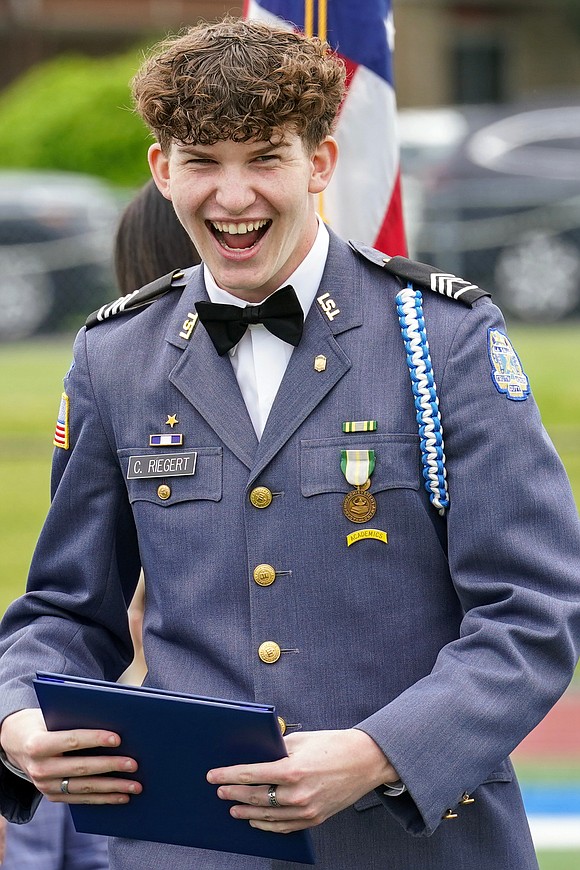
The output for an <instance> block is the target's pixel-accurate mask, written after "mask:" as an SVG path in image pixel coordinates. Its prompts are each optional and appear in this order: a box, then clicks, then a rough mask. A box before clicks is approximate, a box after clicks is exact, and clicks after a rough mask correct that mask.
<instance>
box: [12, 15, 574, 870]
mask: <svg viewBox="0 0 580 870" xmlns="http://www.w3.org/2000/svg"><path fill="white" fill-rule="evenodd" d="M344 77H345V70H344V66H343V64H342V63H341V61H340V60H339V59H338V58H337V57H336V56H334V55H332V54H331V52H330V51H329V50H328V48H327V46H325V45H324V44H323V43H321V42H320V41H319V40H316V39H309V38H307V37H305V36H303V35H301V34H299V33H296V32H293V31H287V30H284V29H276V28H273V27H269V26H267V25H265V24H258V23H255V22H254V23H249V22H242V21H233V20H231V21H225V22H219V23H217V24H215V25H200V26H199V27H196V28H192V29H191V30H189V31H187V33H185V34H184V35H182V36H181V37H179V38H176V39H171V40H168V41H167V42H166V43H165V44H164V45H163V46H162V47H161V48H160V49H159V50H158V52H157V53H156V54H155V55H151V56H150V57H149V59H148V60H147V62H146V63H145V65H144V67H143V68H142V70H141V72H140V73H139V74H138V76H137V79H136V82H135V95H136V98H137V103H138V106H139V110H140V112H141V115H142V116H143V117H144V118H145V119H146V120H147V121H148V123H149V125H150V127H151V129H152V131H153V132H154V134H155V137H156V142H155V143H154V144H153V145H152V146H151V148H150V151H149V159H150V166H151V170H152V173H153V177H154V179H155V181H156V184H157V186H158V187H159V189H160V190H161V192H162V193H163V194H164V196H166V198H168V199H171V200H172V202H173V205H174V207H175V210H176V212H177V214H178V215H179V217H180V220H181V221H182V223H183V224H184V225H185V226H186V227H188V229H189V233H190V235H191V237H192V239H193V241H194V243H195V245H196V248H197V250H198V251H199V252H200V253H201V255H202V258H203V265H202V266H200V267H193V268H192V269H190V270H187V272H186V274H185V275H181V277H179V278H178V277H176V275H175V274H174V275H173V278H174V280H172V277H171V275H170V276H169V278H167V279H165V280H163V281H161V282H160V283H159V284H158V285H157V286H156V287H151V285H149V287H148V288H144V290H143V291H137V293H136V294H135V295H134V296H132V297H131V298H130V299H127V298H126V297H123V298H122V299H121V300H116V301H115V302H113V303H111V305H110V306H105V307H104V309H102V310H99V312H95V314H94V315H92V316H91V317H89V319H88V320H87V328H86V330H81V332H80V333H79V335H78V337H77V341H76V344H75V362H74V365H73V367H72V368H71V369H70V371H69V373H68V374H67V376H66V379H65V390H66V399H67V401H68V402H69V404H70V421H69V423H67V427H68V428H67V434H68V435H70V439H69V438H68V437H67V439H66V444H65V445H64V446H63V447H62V449H59V450H57V451H56V454H55V460H54V465H53V492H54V497H53V502H52V506H51V511H50V514H49V517H48V518H47V522H46V523H45V526H44V529H43V532H42V534H41V537H40V540H39V543H38V546H37V549H36V553H35V556H34V559H33V562H32V567H31V573H30V576H29V586H28V588H29V589H30V591H31V592H32V593H33V594H32V595H28V596H25V597H23V598H21V599H19V600H18V601H17V602H15V603H14V604H13V605H12V606H11V608H9V610H8V612H7V614H6V616H5V619H4V622H3V630H2V644H3V649H4V654H3V656H2V659H1V661H0V666H1V669H2V693H1V694H0V707H1V709H0V715H1V716H2V717H4V718H3V722H2V731H1V735H0V736H1V740H2V749H3V752H4V755H3V756H2V761H3V765H0V806H1V809H2V812H4V813H7V814H10V816H11V817H18V818H19V819H20V820H21V821H26V819H27V818H29V817H30V816H31V815H32V814H33V813H34V811H35V809H36V805H37V803H38V800H39V798H40V794H46V795H48V796H50V799H51V800H54V801H57V802H58V801H63V802H70V803H80V802H81V801H82V802H83V803H85V802H88V803H91V804H95V805H98V804H110V805H115V806H117V805H122V804H125V803H127V802H129V801H132V802H135V804H136V806H138V801H139V800H140V797H139V796H140V792H141V790H142V785H141V783H140V781H139V772H138V770H137V764H136V762H135V759H132V758H130V757H127V756H126V755H124V754H123V755H118V756H117V755H115V756H114V757H111V756H109V755H107V754H106V752H105V753H103V754H97V755H91V756H89V755H86V756H83V755H79V756H76V757H75V758H71V757H68V756H67V757H64V756H63V752H64V751H65V750H66V749H67V748H68V747H69V746H70V741H74V743H75V746H76V747H77V748H79V749H82V748H86V749H92V748H95V747H107V746H119V745H120V747H121V752H122V751H123V746H122V743H121V739H122V738H121V737H120V736H119V735H115V734H112V733H111V732H108V731H106V730H103V729H95V730H92V729H75V730H73V731H66V732H50V733H48V732H47V731H46V728H45V726H44V723H43V720H42V715H41V714H40V712H39V710H38V709H37V705H36V698H35V694H34V690H33V688H32V685H31V680H32V676H33V672H34V671H35V670H36V668H37V667H38V665H39V662H40V663H41V664H42V666H43V667H44V668H46V669H47V670H56V669H58V668H59V667H60V668H63V667H65V668H66V670H67V672H69V673H72V674H78V675H80V676H91V677H96V678H103V677H104V678H105V679H111V678H114V679H116V678H117V677H118V676H119V674H120V673H121V671H122V669H123V668H124V667H125V666H126V665H127V664H128V662H129V660H130V655H131V643H130V635H129V631H128V626H127V618H126V610H127V604H128V602H129V600H130V598H131V595H132V593H133V591H134V589H135V586H136V584H137V582H138V578H139V572H140V570H141V568H143V569H144V572H145V576H146V584H147V602H146V618H145V622H144V644H145V656H146V659H147V664H148V668H149V671H148V678H147V683H148V685H151V686H156V687H158V688H161V689H168V690H172V689H173V690H179V691H182V692H183V691H185V692H191V693H195V694H198V695H199V694H203V695H209V696H213V697H216V696H221V697H228V698H238V699H242V698H244V699H248V700H250V699H251V700H260V701H267V702H274V703H275V704H276V708H277V710H278V711H279V713H280V716H281V718H282V726H283V730H284V731H285V735H284V736H285V741H286V746H287V749H288V753H289V754H288V757H285V758H283V759H280V760H279V761H276V762H273V763H270V764H256V765H252V764H248V765H238V766H235V767H232V768H226V769H223V768H222V769H214V770H211V771H208V773H207V779H208V781H209V782H210V783H211V784H212V785H213V786H215V788H216V792H217V795H218V797H219V798H220V799H221V800H223V801H225V802H227V803H226V806H228V807H229V812H230V813H231V815H232V816H233V817H234V818H236V819H237V820H238V821H239V824H240V825H245V824H248V823H249V824H251V825H252V826H253V827H255V828H258V829H260V830H263V831H269V832H273V833H275V834H277V835H278V836H282V835H284V834H285V833H288V832H290V831H295V830H302V829H306V828H312V834H313V838H314V842H315V848H316V850H317V853H318V866H319V868H320V870H354V868H357V870H358V868H364V870H384V868H385V867H389V868H390V870H411V868H412V870H415V868H419V867H421V868H429V870H450V868H458V870H459V868H461V870H499V868H502V870H503V868H507V867H510V868H511V867H514V868H516V867H517V868H518V870H535V868H537V861H536V857H535V854H534V849H533V843H532V840H531V837H530V833H529V828H528V825H527V820H526V816H525V810H524V807H523V803H522V799H521V794H520V791H519V788H518V784H517V781H516V779H515V775H514V771H513V768H512V766H511V763H510V760H509V753H510V752H511V751H512V749H513V748H514V747H515V746H516V745H517V744H518V743H519V742H520V741H521V740H522V739H523V737H524V736H525V735H526V734H527V733H528V732H529V731H530V730H531V729H532V728H533V727H534V726H535V725H536V724H537V723H538V721H539V720H540V719H541V718H542V717H543V715H544V714H545V713H546V712H547V710H548V709H549V708H550V707H551V706H552V704H554V703H555V701H556V700H557V698H558V697H559V695H560V694H561V693H562V692H563V691H564V689H565V687H566V685H567V684H568V682H569V680H570V679H571V676H572V673H573V669H574V665H575V662H576V660H577V656H578V647H579V643H580V594H579V577H580V528H579V525H578V516H577V511H576V508H575V505H574V501H573V498H572V494H571V491H570V487H569V485H568V482H567V479H566V475H565V472H564V470H563V468H562V465H561V463H560V462H559V460H558V457H557V455H556V453H555V451H554V449H553V446H552V445H551V444H550V443H549V440H548V439H547V437H546V435H545V432H544V430H543V428H542V425H541V421H540V416H539V413H538V409H537V406H536V405H535V402H534V400H533V397H532V395H531V393H530V387H529V382H528V379H527V377H526V375H525V372H524V371H523V369H522V367H521V363H520V361H519V359H518V357H517V354H516V353H515V351H514V349H513V347H512V346H511V344H510V342H509V339H508V338H507V335H506V332H505V324H504V321H503V318H502V315H501V312H500V311H499V310H498V309H497V308H496V306H494V305H493V304H492V303H491V302H490V301H489V299H488V298H487V295H488V294H486V293H485V292H484V291H482V290H480V288H478V287H475V286H474V285H472V284H470V283H469V282H468V281H465V280H462V279H460V278H457V277H456V276H453V275H449V274H447V273H442V272H441V271H439V270H436V269H433V267H428V266H423V265H421V264H417V263H412V262H410V261H408V260H406V259H405V258H394V260H393V261H391V260H390V259H389V258H388V257H385V255H384V254H382V253H380V252H378V251H374V250H372V249H369V248H367V247H365V246H364V245H361V244H357V243H354V242H353V243H351V245H348V244H347V243H346V242H344V241H343V240H341V239H340V238H339V237H338V236H337V235H336V234H335V233H333V232H332V230H330V229H328V228H327V227H326V226H325V225H324V222H323V221H322V220H321V219H319V217H318V216H317V214H316V207H317V202H318V195H319V194H320V193H322V192H323V191H324V190H326V188H327V185H328V184H329V182H330V179H331V177H332V174H333V170H334V167H335V165H336V160H337V154H338V150H337V143H336V140H335V139H334V138H333V136H332V135H331V134H332V130H333V124H334V120H335V118H336V115H337V113H338V110H339V107H340V104H341V100H342V96H343V94H344ZM409 283H411V284H412V285H413V286H411V287H410V286H408V284H409ZM419 288H420V289H421V291H422V292H420V290H419ZM208 297H209V299H210V300H211V302H210V301H209V300H208ZM224 303H225V304H224ZM256 306H257V307H256ZM232 309H235V310H234V311H232ZM280 309H282V311H281V310H280ZM193 312H197V315H198V316H199V322H197V317H196V315H195V314H194V313H193ZM304 312H305V313H306V318H305V319H304V317H303V314H304ZM202 315H203V316H202ZM264 318H265V319H264ZM264 323H266V324H267V325H268V328H267V329H266V327H265V326H264ZM224 324H225V325H226V327H227V328H225V329H223V328H221V327H223V326H224ZM230 326H231V327H232V329H231V332H230V330H229V327H230ZM234 327H235V328H234ZM240 327H242V328H241V333H240ZM426 331H428V333H429V341H427V335H426ZM224 332H225V333H230V334H226V335H225V336H224ZM232 332H233V333H234V334H233V336H232V334H231V333H232ZM280 333H282V334H280ZM232 338H233V341H232ZM254 342H255V345H258V348H259V349H258V351H257V354H258V356H257V359H258V361H257V362H255V361H254V360H255V358H254V356H253V354H254V350H255V345H254ZM260 349H261V350H262V354H261V355H260V354H259V350H260ZM240 358H242V359H240ZM433 371H435V372H436V373H437V376H438V378H439V380H438V382H437V385H436V386H437V389H436V388H435V385H434V380H433V374H432V373H433ZM410 375H411V381H412V384H411V383H410V378H409V376H410ZM260 379H261V380H260ZM439 403H441V411H440V405H439ZM68 408H69V405H67V409H68ZM441 418H443V425H444V426H445V435H446V439H445V451H444V450H443V441H442V437H441V432H442V424H441ZM67 419H68V418H67ZM174 427H176V428H174ZM153 433H163V434H161V435H160V434H153ZM170 433H174V435H175V433H179V434H178V435H177V438H176V442H175V443H177V441H178V440H179V439H184V444H185V447H182V448H181V449H183V450H185V451H189V453H190V454H195V457H196V460H197V465H196V466H195V469H194V470H195V474H193V470H192V471H191V474H190V475H182V476H175V477H172V476H170V477H167V475H166V474H165V471H166V469H161V471H160V472H159V477H158V478H157V479H156V478H155V477H153V478H145V477H143V476H141V477H140V476H139V475H138V474H137V475H136V476H134V475H131V474H130V473H129V463H130V460H131V458H132V457H133V458H135V459H138V456H139V453H138V451H143V450H145V449H148V450H149V454H148V455H149V456H154V457H159V458H160V459H162V458H165V457H167V456H168V455H169V454H170V453H171V449H172V444H173V443H174V442H171V440H170V439H171V437H172V436H171V434H170ZM161 439H163V440H161ZM158 444H161V445H168V446H167V448H166V449H164V450H160V449H159V447H158ZM180 444H181V442H180ZM140 445H141V446H140ZM152 451H153V452H152ZM189 458H192V457H191V456H190V457H189ZM192 465H193V463H190V466H189V468H190V469H191V467H192ZM166 477H167V479H165V478H166ZM159 478H163V480H160V479H159ZM447 483H448V484H449V486H447ZM371 520H372V523H373V525H372V527H369V526H368V525H367V524H368V522H370V521H371ZM351 545H352V546H351ZM266 559H267V560H268V564H266ZM63 649H66V658H64V657H63ZM284 719H285V720H286V721H285V722H284ZM171 739H172V731H171V721H168V722H167V729H166V730H164V731H163V732H162V733H160V734H159V740H160V741H168V742H169V741H171ZM116 772H123V773H129V774H130V776H129V777H121V776H116V775H115V774H116ZM102 774H105V776H103V775H102ZM178 775H179V771H178V770H177V771H176V776H178ZM191 812H192V814H195V807H194V806H193V807H192V808H191ZM110 852H111V865H112V866H113V867H115V870H145V868H147V870H157V868H159V867H161V866H165V865H166V864H169V865H170V866H171V867H172V870H190V868H193V867H199V868H204V870H225V868H228V870H234V868H236V870H272V868H273V867H276V868H280V870H281V868H282V867H288V864H285V863H284V862H271V861H270V860H268V859H256V858H247V857H246V856H242V855H231V854H224V853H221V852H209V851H204V850H198V849H193V848H186V847H179V846H168V845H163V844H159V843H152V842H146V841H141V840H125V839H119V838H114V839H113V840H112V841H111V846H110ZM288 870H289V867H288Z"/></svg>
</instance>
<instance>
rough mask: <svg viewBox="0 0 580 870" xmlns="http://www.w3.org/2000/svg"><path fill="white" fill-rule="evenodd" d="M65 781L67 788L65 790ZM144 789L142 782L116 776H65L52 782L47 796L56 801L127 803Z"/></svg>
mask: <svg viewBox="0 0 580 870" xmlns="http://www.w3.org/2000/svg"><path fill="white" fill-rule="evenodd" d="M63 783H66V789H65V790H63ZM142 791H143V786H142V785H141V783H139V782H136V781H134V780H128V779H118V778H114V777H105V776H100V777H65V778H64V779H62V780H57V781H56V782H53V783H52V787H51V792H50V793H47V797H49V798H50V800H52V801H53V802H55V803H69V804H71V803H72V804H74V803H127V801H128V800H129V798H130V796H131V795H136V794H140V793H141V792H142Z"/></svg>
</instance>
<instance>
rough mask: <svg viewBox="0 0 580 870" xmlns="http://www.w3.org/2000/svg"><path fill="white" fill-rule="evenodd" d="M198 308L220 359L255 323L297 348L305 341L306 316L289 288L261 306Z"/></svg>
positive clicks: (202, 304)
mask: <svg viewBox="0 0 580 870" xmlns="http://www.w3.org/2000/svg"><path fill="white" fill-rule="evenodd" d="M195 308H196V310H197V313H198V315H199V319H200V320H201V322H202V323H203V325H204V326H205V328H206V329H207V331H208V333H209V337H210V338H211V340H212V341H213V343H214V345H215V349H216V350H217V352H218V353H219V355H220V356H224V354H226V353H227V352H228V350H231V349H232V347H235V346H236V344H237V343H238V341H239V340H240V339H241V337H242V336H243V334H244V333H245V331H246V329H247V328H248V326H249V325H250V324H252V323H263V324H264V326H265V327H266V329H267V330H268V331H269V332H271V333H272V335H276V336H277V337H278V338H281V339H282V341H286V342H288V344H292V345H294V347H296V346H297V345H298V342H299V341H300V339H301V338H302V327H303V325H304V314H303V312H302V307H301V305H300V302H299V301H298V297H297V296H296V293H295V292H294V288H293V287H291V286H290V285H288V286H287V287H282V288H281V289H280V290H277V291H276V292H275V293H273V294H272V296H270V297H269V298H268V299H266V301H265V302H262V304H261V305H246V307H245V308H239V307H238V306H237V305H221V304H220V303H219V302H196V304H195Z"/></svg>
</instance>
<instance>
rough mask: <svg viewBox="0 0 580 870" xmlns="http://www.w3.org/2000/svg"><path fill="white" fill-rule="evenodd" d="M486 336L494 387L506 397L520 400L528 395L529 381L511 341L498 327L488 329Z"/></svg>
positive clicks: (516, 400)
mask: <svg viewBox="0 0 580 870" xmlns="http://www.w3.org/2000/svg"><path fill="white" fill-rule="evenodd" d="M487 337H488V352H489V361H490V363H491V380H492V382H493V385H494V387H495V388H496V390H497V391H498V392H499V393H504V394H505V395H506V396H507V397H508V399H513V401H515V402H522V401H523V400H524V399H527V398H528V396H529V395H530V382H529V380H528V376H527V375H526V373H525V372H524V370H523V368H522V364H521V362H520V358H519V356H518V355H517V353H516V352H515V350H514V348H513V345H512V343H511V341H510V340H509V338H508V337H507V335H505V334H504V333H503V332H500V331H499V329H488V330H487Z"/></svg>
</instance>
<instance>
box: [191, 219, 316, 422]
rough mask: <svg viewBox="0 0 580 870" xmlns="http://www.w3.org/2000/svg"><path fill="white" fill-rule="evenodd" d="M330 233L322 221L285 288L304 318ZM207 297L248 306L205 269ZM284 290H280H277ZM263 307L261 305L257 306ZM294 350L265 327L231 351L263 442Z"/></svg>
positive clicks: (257, 325) (254, 326)
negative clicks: (290, 291)
mask: <svg viewBox="0 0 580 870" xmlns="http://www.w3.org/2000/svg"><path fill="white" fill-rule="evenodd" d="M328 242H329V237H328V230H327V229H326V227H325V226H324V223H323V222H322V221H321V220H320V218H319V219H318V233H317V234H316V239H315V241H314V244H313V245H312V247H311V249H310V251H309V252H308V254H307V255H306V257H305V258H304V259H303V260H302V262H301V263H300V265H299V266H298V268H297V269H296V270H295V271H294V272H293V273H292V275H290V277H289V278H288V280H287V281H284V284H283V285H280V286H284V287H285V286H286V285H287V284H291V285H292V287H294V290H295V291H296V295H297V296H298V300H299V302H300V305H301V306H302V310H303V312H304V318H305V319H306V315H307V314H308V312H309V311H310V306H311V305H312V303H313V302H314V298H315V296H316V293H317V291H318V287H319V285H320V281H321V280H322V273H323V272H324V267H325V265H326V258H327V256H328ZM204 279H205V286H206V289H207V293H208V296H209V298H210V299H211V301H212V302H219V303H221V304H226V305H237V306H238V307H239V308H244V307H245V306H246V305H248V304H252V303H247V302H244V300H243V299H239V298H238V297H237V296H232V294H231V293H228V291H227V290H222V288H221V287H218V285H217V284H216V282H215V280H214V278H213V275H212V274H211V272H210V271H209V269H208V268H207V266H205V265H204ZM277 289H280V288H277ZM254 304H261V303H254ZM293 350H294V348H293V347H292V345H291V344H288V343H287V342H285V341H282V339H281V338H278V337H277V336H276V335H272V333H271V332H269V331H268V330H267V329H266V327H265V326H264V324H263V323H255V324H251V325H250V326H248V328H247V329H246V331H245V333H244V335H243V337H242V338H241V340H240V341H239V342H238V344H237V345H236V346H235V347H233V348H232V349H231V350H230V351H229V357H230V360H231V363H232V366H233V368H234V372H235V375H236V378H237V381H238V384H239V387H240V390H241V392H242V396H243V397H244V402H245V403H246V407H247V409H248V414H249V415H250V419H251V421H252V425H253V427H254V429H255V431H256V435H257V436H258V438H261V436H262V432H263V431H264V426H265V425H266V420H267V419H268V414H269V413H270V410H271V409H272V405H273V404H274V399H275V398H276V393H277V392H278V388H279V387H280V383H281V381H282V378H283V377H284V372H285V371H286V366H287V365H288V362H289V360H290V357H291V356H292V351H293Z"/></svg>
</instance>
